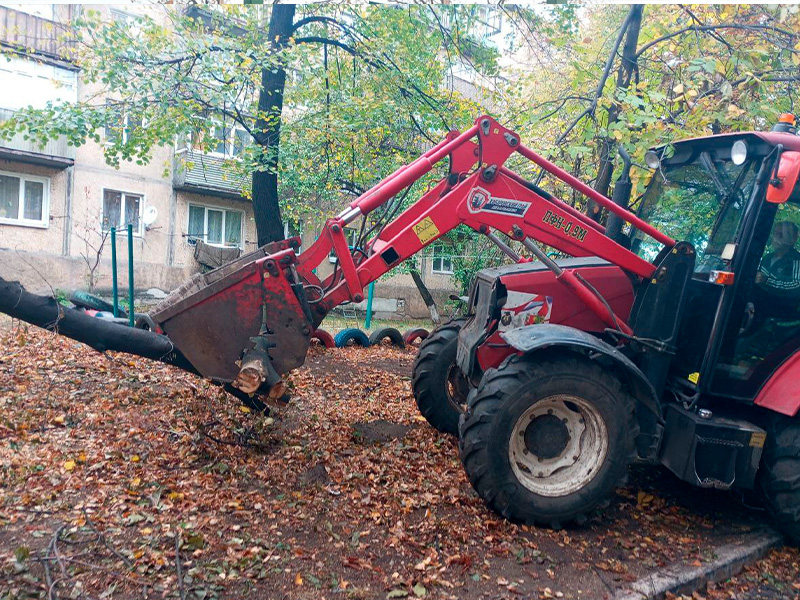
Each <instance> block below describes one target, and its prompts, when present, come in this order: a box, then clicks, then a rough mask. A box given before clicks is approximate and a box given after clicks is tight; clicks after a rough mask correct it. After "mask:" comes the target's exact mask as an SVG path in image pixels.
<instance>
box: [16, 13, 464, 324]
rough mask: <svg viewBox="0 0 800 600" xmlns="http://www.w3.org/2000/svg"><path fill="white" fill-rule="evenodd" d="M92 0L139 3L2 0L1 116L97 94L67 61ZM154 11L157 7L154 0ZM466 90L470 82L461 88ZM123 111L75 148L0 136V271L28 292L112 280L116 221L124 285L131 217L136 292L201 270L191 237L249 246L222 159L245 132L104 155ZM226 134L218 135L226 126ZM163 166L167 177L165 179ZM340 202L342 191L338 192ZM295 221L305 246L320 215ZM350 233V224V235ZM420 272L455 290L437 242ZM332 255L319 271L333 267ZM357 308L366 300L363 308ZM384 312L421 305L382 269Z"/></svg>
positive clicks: (249, 223) (238, 184)
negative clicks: (137, 153) (131, 158)
mask: <svg viewBox="0 0 800 600" xmlns="http://www.w3.org/2000/svg"><path fill="white" fill-rule="evenodd" d="M88 8H93V9H95V10H99V11H101V12H102V13H103V14H104V16H105V17H106V18H109V19H121V20H131V21H135V18H136V15H137V13H138V11H144V10H153V7H147V6H136V5H126V6H91V7H89V6H83V7H82V6H81V5H11V4H9V5H0V45H1V46H2V54H0V89H5V90H14V93H13V94H11V93H2V94H0V120H2V119H4V118H8V116H10V115H11V114H13V112H14V111H15V110H19V109H21V108H23V107H25V106H34V107H41V106H44V105H45V103H46V102H48V101H54V102H55V101H76V100H79V99H85V98H88V97H90V96H91V95H92V94H94V93H96V91H97V90H94V89H92V88H91V86H89V85H87V84H86V83H85V82H83V81H82V80H81V76H80V72H79V70H78V69H77V68H76V66H75V65H74V64H73V63H72V62H70V59H69V56H70V52H69V51H70V47H69V44H70V42H69V36H68V35H64V34H68V32H69V24H70V22H71V21H72V20H73V19H74V18H76V16H77V15H78V14H79V13H78V11H80V10H86V9H88ZM156 10H163V9H162V8H160V7H159V8H157V9H156ZM467 92H469V90H467ZM126 119H130V117H128V116H124V117H123V118H121V119H120V122H117V123H109V124H108V126H107V127H106V128H105V130H104V131H102V132H101V142H100V143H99V144H98V143H95V142H93V141H89V142H87V143H86V144H85V145H83V146H80V147H77V148H76V147H74V146H71V145H69V144H68V143H67V140H66V139H65V138H59V139H57V140H53V141H51V142H49V143H48V144H46V145H45V146H38V145H36V144H34V143H32V142H31V141H30V140H26V139H25V137H24V135H18V136H16V137H15V138H14V139H12V140H10V141H0V276H1V277H3V278H5V279H9V280H18V281H21V282H22V283H23V285H25V287H26V288H27V289H29V290H30V291H35V292H40V293H50V292H51V291H52V290H54V289H62V290H72V289H89V288H90V287H91V288H92V289H94V290H95V291H96V292H97V293H100V294H103V293H107V292H108V291H109V290H110V288H111V247H110V246H111V240H110V235H109V230H110V228H111V227H115V228H116V229H117V231H118V235H117V248H116V249H117V259H118V260H117V261H118V273H119V278H120V280H119V283H120V286H123V287H124V286H127V273H128V269H127V264H128V250H127V248H128V239H127V233H126V227H127V225H128V224H131V225H132V226H133V236H132V241H133V265H134V279H135V287H136V289H137V291H138V292H144V291H146V290H153V291H154V293H156V292H155V290H158V291H160V292H169V291H170V290H172V289H174V288H175V287H177V286H178V285H179V284H180V283H181V282H183V281H184V280H185V279H186V278H188V277H190V276H191V275H192V274H193V273H195V272H197V271H199V270H200V268H201V266H200V264H199V263H198V262H197V261H196V260H195V258H194V252H195V247H196V240H198V239H199V240H203V241H205V242H206V243H208V244H211V245H213V246H220V247H238V248H239V249H241V251H243V252H247V251H250V250H252V249H254V248H255V247H256V239H257V236H256V231H255V225H254V221H253V211H252V205H251V203H250V201H249V200H248V199H246V198H245V197H244V196H243V195H242V183H243V182H242V181H241V180H240V179H239V180H237V178H236V176H235V175H233V174H232V173H230V172H228V171H227V166H226V165H227V164H228V161H229V160H230V159H231V158H235V156H236V154H237V152H238V151H239V149H241V147H242V143H243V142H244V141H245V140H244V137H243V136H244V135H245V134H244V132H243V131H238V130H237V129H236V128H230V127H228V128H224V129H223V128H222V127H220V128H219V129H218V132H217V136H216V138H217V143H216V145H215V147H213V148H212V149H211V150H210V151H205V152H200V151H197V150H195V149H193V148H192V147H191V145H190V144H183V143H177V142H176V145H175V146H165V147H161V148H158V149H156V150H155V152H154V153H153V155H152V158H151V160H150V161H149V163H148V164H146V165H137V164H136V163H134V162H122V163H121V164H120V166H119V168H114V167H112V166H110V165H108V164H107V163H106V162H105V159H104V156H103V148H104V147H103V144H104V142H105V141H106V140H109V139H111V138H112V136H125V135H126V134H127V127H128V126H130V125H131V123H130V122H128V121H126ZM223 132H224V133H223ZM165 173H166V174H167V175H166V176H165ZM343 202H344V200H343ZM315 217H317V218H315V219H314V220H315V221H316V222H312V220H311V219H309V220H308V221H307V222H306V223H305V224H304V226H303V227H302V229H303V247H307V246H308V245H309V244H311V243H312V242H313V240H314V238H315V237H316V235H317V234H318V233H319V229H320V227H321V225H322V223H321V222H320V221H319V219H318V217H319V215H315ZM352 233H353V234H355V232H352ZM416 260H417V269H418V270H419V271H420V273H421V275H422V278H423V281H424V282H425V284H426V285H427V286H428V287H429V289H430V290H431V292H432V293H433V295H434V297H435V298H436V299H437V301H439V302H440V303H443V302H445V301H446V299H447V296H449V295H450V294H451V293H453V292H456V291H457V290H456V285H455V283H454V282H453V279H452V272H453V262H454V261H453V257H452V256H451V252H450V251H449V249H448V248H447V246H446V245H443V244H437V245H435V246H433V247H432V248H429V249H427V250H426V251H425V252H424V253H423V254H422V255H421V256H418V257H417V259H416ZM334 262H335V257H333V256H332V257H331V258H330V261H326V262H325V263H324V264H323V265H321V266H320V268H319V269H318V274H319V275H321V276H323V277H324V276H325V275H326V274H328V273H329V272H331V270H332V268H333V264H334ZM362 308H363V307H362ZM374 308H375V310H376V311H377V312H378V314H379V315H381V316H413V317H424V316H425V315H427V308H426V307H425V305H424V303H423V302H422V300H421V298H420V296H419V293H418V291H417V289H416V287H415V286H414V284H413V281H412V279H411V277H410V276H409V275H408V274H397V275H387V276H386V277H384V278H382V279H381V281H380V282H379V283H378V284H377V286H376V299H375V302H374Z"/></svg>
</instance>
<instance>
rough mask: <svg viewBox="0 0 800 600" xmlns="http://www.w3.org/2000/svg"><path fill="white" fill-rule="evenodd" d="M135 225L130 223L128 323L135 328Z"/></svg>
mask: <svg viewBox="0 0 800 600" xmlns="http://www.w3.org/2000/svg"><path fill="white" fill-rule="evenodd" d="M133 322H134V318H133V225H131V224H130V223H128V323H129V324H130V326H131V327H133Z"/></svg>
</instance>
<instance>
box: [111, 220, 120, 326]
mask: <svg viewBox="0 0 800 600" xmlns="http://www.w3.org/2000/svg"><path fill="white" fill-rule="evenodd" d="M111 297H112V300H113V307H114V309H113V310H114V318H115V319H116V318H117V317H118V316H119V289H118V288H117V228H116V227H112V228H111Z"/></svg>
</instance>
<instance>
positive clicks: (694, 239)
mask: <svg viewBox="0 0 800 600" xmlns="http://www.w3.org/2000/svg"><path fill="white" fill-rule="evenodd" d="M757 171H758V165H757V164H756V162H755V161H749V162H746V163H744V164H742V165H735V164H733V163H732V162H731V161H729V160H718V159H715V158H714V157H713V155H711V154H709V153H707V152H701V153H700V154H699V156H698V157H697V158H696V159H695V160H694V161H693V162H690V163H684V164H680V165H674V166H673V165H667V166H666V167H664V168H662V170H661V171H660V172H659V174H658V176H657V177H654V178H653V181H652V182H651V183H650V185H649V186H648V188H647V190H646V191H645V193H644V196H643V197H642V207H641V209H640V210H639V216H640V217H641V218H643V219H644V220H645V221H647V222H648V223H650V224H651V225H653V226H654V227H656V228H657V229H659V230H661V231H663V232H664V233H665V234H667V235H669V236H670V237H672V238H673V239H676V240H683V241H687V242H691V244H692V245H694V247H695V249H696V250H697V261H696V263H695V264H696V266H695V271H696V272H699V273H708V272H709V271H711V270H715V269H723V270H725V268H726V264H727V263H726V260H727V259H725V258H724V256H725V248H726V246H729V245H730V244H733V243H735V242H736V236H737V232H738V230H739V225H740V223H741V221H742V216H743V215H744V209H745V206H746V204H747V200H748V198H749V197H750V194H751V192H752V190H753V186H754V185H755V178H756V173H757ZM661 248H662V246H661V244H660V243H658V242H656V241H655V240H652V239H650V238H649V237H648V236H646V235H645V234H643V233H642V232H641V231H638V230H635V231H634V232H633V236H632V249H633V251H634V252H635V253H636V254H638V255H639V256H640V257H641V258H643V259H645V260H648V261H653V260H655V258H656V256H658V253H659V251H660V250H661Z"/></svg>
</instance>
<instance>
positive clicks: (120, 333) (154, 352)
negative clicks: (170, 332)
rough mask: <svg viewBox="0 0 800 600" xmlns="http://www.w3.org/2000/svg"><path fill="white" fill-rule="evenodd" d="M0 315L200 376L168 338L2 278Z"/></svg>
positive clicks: (102, 349) (0, 281)
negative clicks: (39, 293)
mask: <svg viewBox="0 0 800 600" xmlns="http://www.w3.org/2000/svg"><path fill="white" fill-rule="evenodd" d="M0 312H2V313H5V314H7V315H9V316H11V317H14V318H15V319H19V320H20V321H25V322H26V323H30V324H31V325H36V326H37V327H41V328H42V329H47V330H48V331H53V332H55V333H58V334H59V335H63V336H66V337H68V338H70V339H73V340H76V341H78V342H83V343H84V344H86V345H87V346H90V347H92V348H94V349H95V350H97V351H98V352H105V351H106V350H114V351H116V352H127V353H128V354H135V355H137V356H143V357H145V358H150V359H153V360H157V361H160V362H163V363H167V364H170V365H175V366H176V367H180V368H181V369H184V370H186V371H190V372H192V373H196V372H197V371H195V369H194V368H193V367H192V365H191V364H190V363H189V361H188V360H186V357H184V356H183V354H181V352H180V351H179V350H178V349H177V348H175V345H174V344H173V343H172V342H171V341H170V339H169V338H168V337H167V336H165V335H160V334H158V333H153V332H152V331H146V330H144V329H135V328H133V327H127V326H125V325H120V324H117V323H114V322H112V321H106V320H104V319H97V318H95V317H91V316H89V315H87V314H86V313H84V312H83V311H80V310H76V309H74V308H69V307H66V306H62V305H61V304H59V303H58V302H57V301H56V300H55V298H52V297H49V296H39V295H37V294H31V293H30V292H28V291H26V290H25V288H24V287H22V285H21V284H20V283H19V282H17V281H6V280H5V279H3V278H2V277H0Z"/></svg>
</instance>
